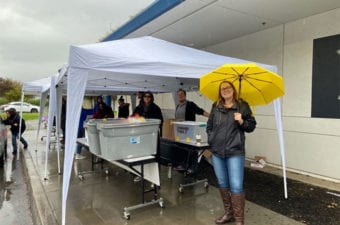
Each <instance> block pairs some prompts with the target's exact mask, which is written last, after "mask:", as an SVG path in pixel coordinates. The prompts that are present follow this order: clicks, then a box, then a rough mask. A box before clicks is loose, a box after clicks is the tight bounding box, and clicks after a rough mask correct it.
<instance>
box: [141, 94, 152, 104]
mask: <svg viewBox="0 0 340 225" xmlns="http://www.w3.org/2000/svg"><path fill="white" fill-rule="evenodd" d="M145 95H150V97H151V98H150V100H151V101H150V103H153V101H154V97H153V94H152V92H151V91H146V92H144V93H143V102H144V96H145Z"/></svg>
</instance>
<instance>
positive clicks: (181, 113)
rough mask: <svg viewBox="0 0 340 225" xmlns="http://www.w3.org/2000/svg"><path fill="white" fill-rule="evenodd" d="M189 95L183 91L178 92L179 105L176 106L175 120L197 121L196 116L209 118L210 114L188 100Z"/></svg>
mask: <svg viewBox="0 0 340 225" xmlns="http://www.w3.org/2000/svg"><path fill="white" fill-rule="evenodd" d="M186 97H187V93H186V91H185V90H183V89H179V90H178V91H177V99H178V105H177V106H176V112H175V119H179V120H185V121H196V114H198V115H203V116H205V117H208V116H209V113H208V112H206V111H204V109H202V108H200V107H198V106H197V105H196V104H195V103H194V102H191V101H188V100H187V99H186Z"/></svg>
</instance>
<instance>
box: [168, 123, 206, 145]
mask: <svg viewBox="0 0 340 225" xmlns="http://www.w3.org/2000/svg"><path fill="white" fill-rule="evenodd" d="M173 124H174V135H175V140H176V141H183V142H188V143H193V144H195V143H196V138H197V137H199V138H200V142H201V143H202V142H203V143H204V142H207V141H208V137H207V132H206V128H207V123H205V122H193V121H183V122H173Z"/></svg>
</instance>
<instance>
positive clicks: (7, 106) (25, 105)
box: [1, 102, 40, 113]
mask: <svg viewBox="0 0 340 225" xmlns="http://www.w3.org/2000/svg"><path fill="white" fill-rule="evenodd" d="M21 107H22V112H30V113H37V112H39V109H40V107H39V106H36V105H32V104H30V103H27V102H23V103H22V106H21V102H10V103H8V104H5V105H2V106H1V109H2V110H3V111H6V110H8V109H10V108H14V109H15V110H16V111H17V112H20V108H21Z"/></svg>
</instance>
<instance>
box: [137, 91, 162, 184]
mask: <svg viewBox="0 0 340 225" xmlns="http://www.w3.org/2000/svg"><path fill="white" fill-rule="evenodd" d="M133 116H142V117H144V118H145V119H159V120H160V121H161V123H160V125H159V135H158V139H159V137H161V136H162V125H163V115H162V111H161V108H160V107H159V106H158V105H156V103H154V97H153V94H152V92H151V91H147V92H144V93H143V96H142V99H141V101H140V104H139V105H138V106H137V107H136V108H135V110H134V112H133ZM159 151H160V150H159V140H158V144H157V153H156V158H157V159H159V154H160V153H159ZM134 181H135V182H138V181H140V177H139V176H138V177H136V178H135V179H134Z"/></svg>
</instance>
